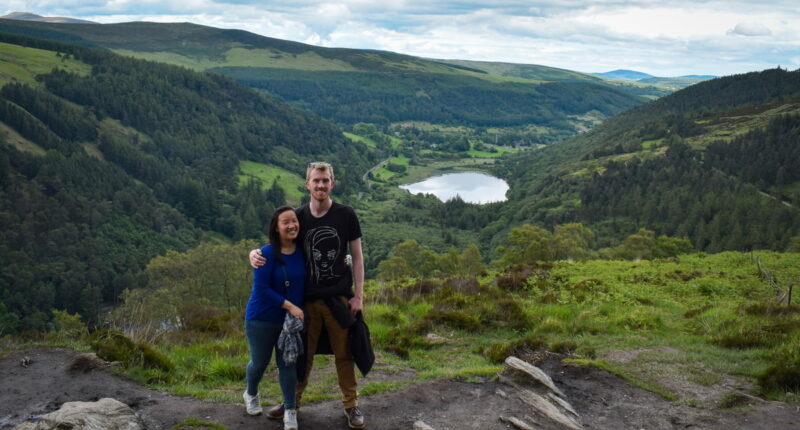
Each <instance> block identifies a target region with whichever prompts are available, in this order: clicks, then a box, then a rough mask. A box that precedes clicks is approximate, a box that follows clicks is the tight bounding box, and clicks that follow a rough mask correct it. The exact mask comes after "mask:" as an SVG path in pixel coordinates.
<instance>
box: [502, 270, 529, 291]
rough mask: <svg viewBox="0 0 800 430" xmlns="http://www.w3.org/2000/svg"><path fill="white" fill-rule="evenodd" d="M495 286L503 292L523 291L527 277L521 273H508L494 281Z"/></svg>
mask: <svg viewBox="0 0 800 430" xmlns="http://www.w3.org/2000/svg"><path fill="white" fill-rule="evenodd" d="M495 282H497V286H498V287H499V288H500V289H502V290H504V291H520V290H524V289H525V288H526V287H527V285H528V276H526V275H524V274H522V273H510V274H508V275H502V276H498V277H497V278H496V279H495Z"/></svg>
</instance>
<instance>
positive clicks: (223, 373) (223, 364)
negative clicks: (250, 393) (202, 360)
mask: <svg viewBox="0 0 800 430" xmlns="http://www.w3.org/2000/svg"><path fill="white" fill-rule="evenodd" d="M246 373H247V372H246V369H245V368H244V367H243V366H241V365H235V364H232V363H230V362H229V361H228V360H225V359H223V358H220V357H216V358H214V359H213V360H211V363H209V365H208V374H209V375H210V376H213V377H216V378H219V379H227V380H229V381H241V380H243V379H244V378H245V377H246Z"/></svg>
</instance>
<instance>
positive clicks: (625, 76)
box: [593, 70, 716, 93]
mask: <svg viewBox="0 0 800 430" xmlns="http://www.w3.org/2000/svg"><path fill="white" fill-rule="evenodd" d="M593 75H595V76H601V77H604V78H607V79H611V80H615V81H622V82H636V83H639V84H646V85H648V86H652V87H655V88H659V89H661V90H662V91H665V92H666V93H671V92H673V91H677V90H680V89H682V88H686V87H688V86H689V85H694V84H696V83H698V82H702V81H707V80H709V79H714V78H716V76H712V75H686V76H676V77H666V78H665V77H656V76H653V75H648V74H647V73H642V72H637V71H634V70H614V71H611V72H605V73H593Z"/></svg>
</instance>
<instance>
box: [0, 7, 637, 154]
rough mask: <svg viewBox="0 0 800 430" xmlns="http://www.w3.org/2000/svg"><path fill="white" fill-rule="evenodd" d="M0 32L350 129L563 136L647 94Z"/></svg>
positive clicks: (181, 28) (421, 62)
mask: <svg viewBox="0 0 800 430" xmlns="http://www.w3.org/2000/svg"><path fill="white" fill-rule="evenodd" d="M0 31H6V32H10V33H15V34H23V35H29V36H34V37H38V38H46V39H51V40H59V41H66V42H69V43H78V44H82V45H84V46H95V47H104V48H107V49H111V50H113V51H116V52H119V53H122V54H124V55H129V56H135V57H138V58H143V59H149V60H154V61H159V62H167V63H171V64H176V65H182V66H185V67H189V68H192V69H194V70H198V71H214V72H217V73H221V74H224V75H227V76H230V77H233V78H235V79H237V80H239V81H241V82H243V83H245V84H247V85H249V86H251V87H254V88H257V89H260V90H262V91H265V92H267V93H269V94H271V95H273V96H275V97H278V98H281V99H283V100H286V101H288V102H290V103H292V104H294V105H296V106H299V107H302V108H305V109H309V110H312V111H314V112H316V113H318V114H319V115H321V116H323V117H325V118H328V119H332V120H334V121H336V122H340V123H345V124H352V123H357V122H373V123H383V124H386V123H392V122H402V121H428V122H436V123H452V124H465V125H472V126H519V125H527V124H535V125H539V126H544V127H547V128H550V129H551V130H552V132H551V133H552V134H553V135H558V136H561V135H564V134H567V135H571V134H575V133H576V132H577V131H578V130H581V129H582V127H584V125H583V123H582V120H581V118H586V117H591V118H601V119H604V118H607V117H610V116H613V115H615V114H617V113H619V112H621V111H623V110H625V109H628V108H630V107H632V106H635V105H638V104H640V103H642V102H643V101H644V99H643V98H641V97H639V96H638V95H636V94H642V93H641V92H640V91H638V90H636V89H634V90H632V91H628V89H632V88H633V87H625V88H622V87H615V86H612V85H607V84H604V83H602V82H600V81H598V80H597V79H595V78H591V77H589V76H588V75H582V74H578V73H575V72H569V71H559V70H557V69H550V70H549V71H548V72H547V73H546V74H545V73H543V74H540V76H539V77H519V76H518V77H512V76H500V75H497V74H490V73H485V72H483V71H480V70H476V69H474V68H470V67H464V66H459V65H454V64H446V63H443V62H440V61H431V60H425V59H421V58H417V57H412V56H407V55H400V54H394V53H390V52H382V51H369V50H356V49H332V48H322V47H317V46H312V45H305V44H302V43H296V42H290V41H285V40H279V39H273V38H268V37H262V36H258V35H255V34H252V33H248V32H245V31H240V30H223V29H217V28H212V27H204V26H200V25H194V24H186V23H184V24H157V23H146V22H135V23H124V24H108V25H92V24H69V25H59V24H51V23H42V22H28V21H13V20H0ZM621 88H622V89H621ZM596 123H597V120H594V122H593V124H596ZM551 140H552V139H551Z"/></svg>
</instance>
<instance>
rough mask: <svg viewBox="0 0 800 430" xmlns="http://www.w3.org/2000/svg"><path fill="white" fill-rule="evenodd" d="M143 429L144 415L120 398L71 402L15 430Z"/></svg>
mask: <svg viewBox="0 0 800 430" xmlns="http://www.w3.org/2000/svg"><path fill="white" fill-rule="evenodd" d="M53 429H70V430H143V429H144V424H143V423H142V421H141V419H139V417H138V416H136V414H135V413H134V412H133V410H132V409H131V408H130V407H128V405H126V404H124V403H122V402H120V401H119V400H116V399H110V398H105V399H100V400H98V401H96V402H67V403H64V404H63V405H61V409H59V410H57V411H55V412H51V413H49V414H47V415H42V416H40V417H39V418H38V419H36V420H35V421H28V422H25V423H22V424H20V425H18V426H16V427H14V430H53Z"/></svg>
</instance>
